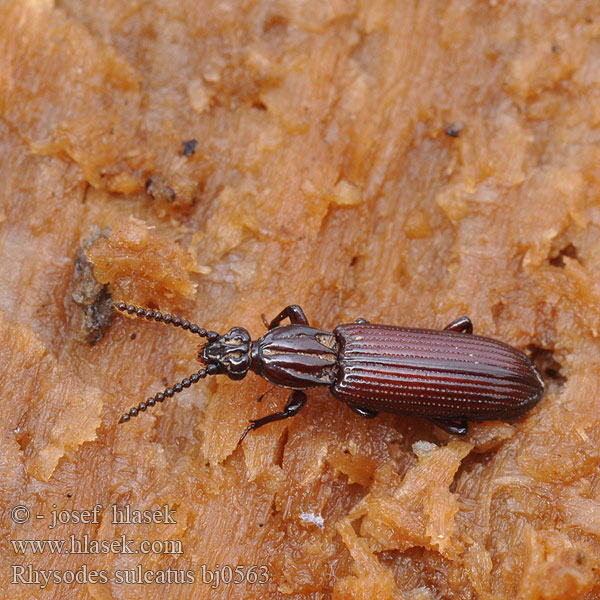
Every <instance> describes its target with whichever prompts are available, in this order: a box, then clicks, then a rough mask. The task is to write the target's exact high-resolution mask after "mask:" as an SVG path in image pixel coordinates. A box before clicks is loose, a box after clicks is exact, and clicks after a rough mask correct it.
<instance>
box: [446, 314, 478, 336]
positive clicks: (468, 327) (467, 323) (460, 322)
mask: <svg viewBox="0 0 600 600" xmlns="http://www.w3.org/2000/svg"><path fill="white" fill-rule="evenodd" d="M444 331H457V332H458V333H473V323H471V319H469V317H459V318H458V319H456V320H455V321H452V323H450V324H449V325H446V327H444Z"/></svg>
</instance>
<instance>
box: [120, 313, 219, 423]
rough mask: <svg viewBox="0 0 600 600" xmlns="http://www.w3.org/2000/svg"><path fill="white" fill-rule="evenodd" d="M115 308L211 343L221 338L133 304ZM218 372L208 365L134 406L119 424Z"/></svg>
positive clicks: (179, 319) (183, 321) (197, 326)
mask: <svg viewBox="0 0 600 600" xmlns="http://www.w3.org/2000/svg"><path fill="white" fill-rule="evenodd" d="M113 306H114V307H115V308H116V309H117V310H120V311H121V312H126V313H128V314H130V315H135V316H136V317H138V318H140V319H146V320H147V321H156V322H157V323H164V324H165V325H173V326H174V327H181V328H182V329H186V330H188V331H189V332H190V333H195V334H196V335H199V336H200V337H203V338H206V339H207V340H208V341H209V342H212V341H214V340H216V339H217V338H218V337H219V334H218V333H217V332H216V331H206V329H204V328H203V327H200V326H199V325H196V324H195V323H190V322H189V321H188V320H187V319H181V318H179V317H174V316H172V315H163V314H162V313H161V312H159V311H157V310H151V309H149V308H142V307H141V306H134V305H133V304H127V303H126V302H115V303H114V304H113ZM217 371H218V369H217V366H216V365H208V366H207V367H206V368H205V369H200V370H199V371H198V372H197V373H194V374H193V375H190V376H189V377H186V378H185V379H182V380H181V381H180V382H179V383H176V384H175V385H172V386H170V387H167V388H165V389H164V390H163V391H162V392H158V394H155V395H154V396H151V397H150V398H148V399H147V400H146V401H145V402H140V403H139V404H138V405H137V406H133V407H132V408H130V409H129V410H128V411H127V412H126V413H125V414H124V415H123V416H122V417H121V418H120V419H119V423H126V422H127V421H129V420H130V419H131V418H132V417H137V416H138V414H139V413H141V412H144V411H145V410H146V409H147V408H148V407H152V406H155V405H156V403H157V402H164V400H165V398H170V397H171V396H173V395H174V394H178V393H179V392H181V391H182V390H183V389H184V388H189V387H190V385H192V383H198V382H199V381H200V380H201V379H204V378H205V377H206V376H207V375H214V374H215V373H216V372H217Z"/></svg>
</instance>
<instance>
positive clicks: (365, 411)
mask: <svg viewBox="0 0 600 600" xmlns="http://www.w3.org/2000/svg"><path fill="white" fill-rule="evenodd" d="M348 406H349V407H350V408H351V409H352V410H353V411H354V412H355V413H357V414H359V415H360V416H361V417H364V418H365V419H374V418H375V417H376V416H377V415H378V414H379V413H378V412H377V411H376V410H371V409H370V408H363V407H362V406H356V405H353V404H348Z"/></svg>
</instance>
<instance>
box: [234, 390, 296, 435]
mask: <svg viewBox="0 0 600 600" xmlns="http://www.w3.org/2000/svg"><path fill="white" fill-rule="evenodd" d="M305 402H306V394H305V393H304V392H302V391H300V390H294V391H293V392H292V393H291V394H290V397H289V398H288V401H287V404H286V405H285V407H284V409H283V411H282V412H276V413H273V414H271V415H267V416H266V417H262V418H261V419H252V420H251V421H250V425H248V427H246V430H245V431H244V433H242V437H241V438H240V441H239V442H238V444H240V443H241V442H242V440H243V439H244V438H245V437H246V435H248V432H249V431H252V430H256V429H258V428H259V427H262V426H263V425H266V424H267V423H273V421H281V420H283V419H287V418H289V417H293V416H294V415H296V414H298V411H299V410H300V409H301V408H302V407H303V406H304V403H305Z"/></svg>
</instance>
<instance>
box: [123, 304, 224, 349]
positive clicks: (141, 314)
mask: <svg viewBox="0 0 600 600" xmlns="http://www.w3.org/2000/svg"><path fill="white" fill-rule="evenodd" d="M113 306H114V307H115V308H116V309H117V310H120V311H121V312H126V313H127V314H130V315H135V316H136V317H138V318H140V319H146V320H147V321H156V322H157V323H164V324H165V325H173V326H174V327H181V328H182V329H187V330H188V331H189V332H190V333H195V334H196V335H199V336H200V337H204V338H207V339H208V341H209V342H212V341H213V340H216V339H217V338H218V337H219V334H218V333H217V332H216V331H206V329H204V328H203V327H200V326H199V325H196V324H195V323H190V322H189V321H188V320H187V319H181V318H179V317H174V316H172V315H163V314H162V313H161V312H159V311H157V310H151V309H150V308H142V307H141V306H134V305H133V304H127V303H125V302H115V303H114V304H113Z"/></svg>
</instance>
